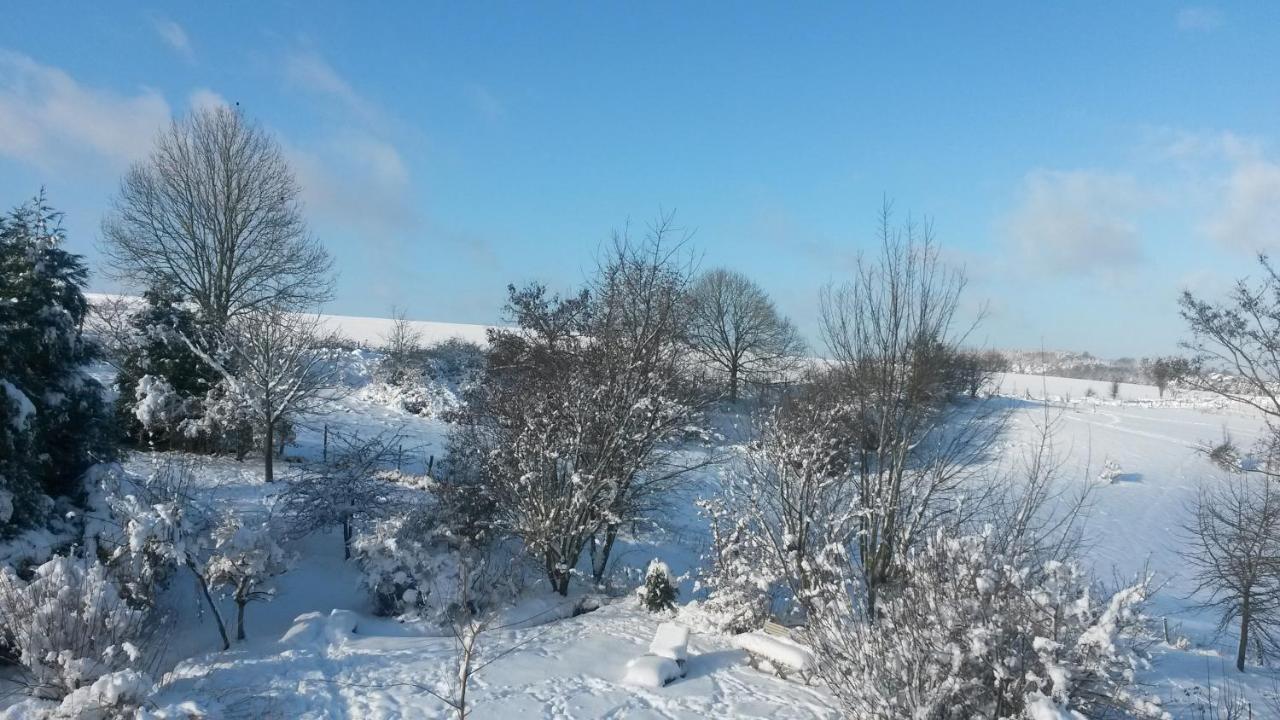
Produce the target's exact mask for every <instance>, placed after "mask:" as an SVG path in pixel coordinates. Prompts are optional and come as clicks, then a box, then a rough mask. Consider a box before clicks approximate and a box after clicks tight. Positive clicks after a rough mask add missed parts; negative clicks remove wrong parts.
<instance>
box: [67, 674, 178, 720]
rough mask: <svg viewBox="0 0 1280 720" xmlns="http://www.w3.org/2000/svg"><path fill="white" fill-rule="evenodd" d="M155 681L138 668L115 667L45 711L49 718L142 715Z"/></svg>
mask: <svg viewBox="0 0 1280 720" xmlns="http://www.w3.org/2000/svg"><path fill="white" fill-rule="evenodd" d="M155 687H156V685H155V681H154V680H152V679H151V677H150V676H148V675H147V674H146V673H142V672H138V671H137V670H117V671H116V672H112V673H108V674H106V675H103V676H102V677H100V678H98V679H97V680H94V681H93V683H92V684H89V685H86V686H83V687H80V688H77V689H76V690H74V691H72V692H71V693H69V694H68V695H67V696H66V697H64V698H63V699H62V702H61V703H59V704H58V707H56V708H54V709H53V710H52V711H50V712H49V713H48V716H47V717H48V718H50V720H61V719H62V718H67V720H117V719H122V718H136V717H140V716H143V713H145V712H146V711H145V709H144V708H145V706H146V703H147V700H148V698H150V697H151V695H152V694H153V693H154V692H155Z"/></svg>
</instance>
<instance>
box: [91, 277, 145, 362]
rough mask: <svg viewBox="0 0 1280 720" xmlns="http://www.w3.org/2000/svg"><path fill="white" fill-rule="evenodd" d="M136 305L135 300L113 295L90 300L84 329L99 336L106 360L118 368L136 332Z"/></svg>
mask: <svg viewBox="0 0 1280 720" xmlns="http://www.w3.org/2000/svg"><path fill="white" fill-rule="evenodd" d="M137 305H138V303H137V301H136V300H133V299H131V298H126V297H117V296H112V295H107V296H104V297H99V298H95V299H94V300H93V301H91V302H90V303H89V314H88V316H87V317H86V318H85V331H86V332H88V333H89V334H91V335H93V336H94V337H95V338H96V339H97V341H98V345H99V346H101V347H102V357H103V359H104V360H106V361H107V362H108V363H110V365H111V367H113V368H115V369H116V370H120V368H121V366H122V365H123V364H124V358H125V355H126V354H128V351H129V347H130V346H131V345H132V343H133V342H134V337H135V335H136V334H137V330H136V329H135V328H134V326H133V322H132V321H133V314H134V312H135V311H136V310H137Z"/></svg>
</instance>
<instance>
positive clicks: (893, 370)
mask: <svg viewBox="0 0 1280 720" xmlns="http://www.w3.org/2000/svg"><path fill="white" fill-rule="evenodd" d="M879 241H880V242H879V244H880V248H879V254H878V255H877V256H876V257H873V258H860V259H859V260H858V263H857V267H856V269H855V271H854V274H853V277H852V279H850V280H849V281H848V282H847V283H846V284H844V285H842V286H835V287H828V288H827V289H826V290H825V291H824V292H823V293H822V296H821V325H822V332H823V336H824V338H825V340H826V344H827V350H828V354H829V356H830V358H831V359H832V361H833V367H834V372H835V373H836V377H837V378H838V382H839V384H840V385H841V386H842V389H841V393H842V396H843V397H845V398H847V400H848V402H849V403H851V404H852V406H853V413H854V415H855V417H856V418H857V420H856V422H857V426H858V428H859V432H860V433H861V438H860V442H859V446H858V447H857V449H856V450H855V452H854V456H853V463H852V470H851V472H852V475H853V483H854V486H855V492H854V495H855V496H856V498H857V502H858V505H859V517H858V527H857V532H856V536H857V543H856V545H857V548H856V550H857V553H856V557H857V561H858V562H857V565H858V569H859V570H860V572H861V575H862V578H861V581H862V585H863V587H864V588H865V589H866V598H865V599H866V605H867V609H868V611H874V608H875V603H876V597H877V594H878V592H879V588H880V587H881V586H883V585H884V584H885V583H887V582H889V581H890V580H891V579H892V576H893V572H894V569H895V565H896V563H897V562H898V561H899V559H900V558H901V557H902V553H903V552H904V551H905V550H906V549H907V548H909V547H911V546H912V545H913V544H914V543H915V542H916V541H917V540H919V539H920V538H922V537H923V535H924V534H926V533H928V532H929V530H930V529H931V528H934V527H937V526H938V525H939V524H941V523H944V522H952V521H954V520H955V518H954V517H951V516H954V515H955V514H956V513H957V512H959V511H960V510H961V508H963V507H968V506H966V505H965V504H962V503H959V502H957V500H958V495H960V494H962V493H964V492H965V490H966V485H967V484H968V483H969V480H970V479H971V478H972V477H973V476H974V470H975V468H976V467H977V466H978V462H977V461H979V460H980V459H982V458H983V457H984V456H985V454H986V453H987V451H988V449H989V447H990V445H991V443H992V442H994V440H995V438H996V436H997V434H998V431H999V429H1000V426H1001V423H1002V421H1003V416H1001V415H999V414H997V412H996V411H995V410H992V409H988V408H987V407H986V406H972V405H967V406H954V405H950V404H948V402H947V400H948V395H949V394H950V393H951V389H952V387H953V383H952V378H953V376H954V367H953V362H954V359H955V358H956V357H958V355H959V348H960V346H961V343H963V341H964V339H965V337H966V336H967V335H968V329H969V328H968V327H966V326H964V325H963V324H962V323H961V321H960V320H959V318H958V314H959V309H960V295H961V292H962V291H963V290H964V287H965V277H964V274H963V273H962V272H959V271H957V270H953V269H950V268H948V267H947V266H945V265H944V264H943V263H942V261H941V259H940V258H939V254H938V248H937V245H936V244H935V241H934V238H933V234H932V230H931V229H930V227H928V226H927V225H926V226H923V227H921V226H917V225H915V224H912V223H908V224H906V225H905V226H902V227H895V226H894V225H892V223H891V213H890V209H889V207H888V206H887V205H886V206H885V208H884V209H883V211H882V212H881V217H880V231H879Z"/></svg>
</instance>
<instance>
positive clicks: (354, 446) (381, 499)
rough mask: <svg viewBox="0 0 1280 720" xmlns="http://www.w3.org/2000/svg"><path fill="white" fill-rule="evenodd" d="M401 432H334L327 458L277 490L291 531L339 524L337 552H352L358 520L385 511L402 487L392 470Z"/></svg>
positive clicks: (347, 554)
mask: <svg viewBox="0 0 1280 720" xmlns="http://www.w3.org/2000/svg"><path fill="white" fill-rule="evenodd" d="M402 440H403V438H402V437H401V436H400V435H395V434H386V433H383V434H378V435H374V436H373V437H360V436H358V435H350V436H348V435H341V434H335V435H333V440H332V443H333V445H334V448H333V449H332V450H331V451H330V452H331V453H332V460H330V461H329V462H328V463H326V464H324V465H317V466H314V467H311V468H308V469H306V470H305V471H304V472H303V473H302V474H301V475H299V476H298V477H297V478H295V479H293V480H291V481H290V483H289V487H288V489H286V490H285V491H284V493H283V494H282V495H281V498H280V500H281V512H282V514H283V516H284V517H285V518H286V519H287V520H288V521H289V523H290V525H291V528H290V532H291V534H293V535H295V536H302V535H305V534H307V533H310V532H312V531H314V530H317V529H320V528H327V527H333V526H335V525H337V526H339V527H341V528H342V552H343V557H344V558H346V559H350V558H351V542H352V539H353V538H354V537H355V531H356V525H357V523H361V522H367V521H371V520H376V519H378V518H382V517H385V516H386V515H387V514H388V513H389V512H390V510H391V508H392V507H393V505H394V503H395V501H396V499H397V496H399V495H400V493H401V488H400V487H399V485H398V484H397V483H396V482H395V480H396V479H399V476H397V475H392V474H391V473H394V467H395V465H396V459H397V457H398V456H399V453H400V447H401V441H402Z"/></svg>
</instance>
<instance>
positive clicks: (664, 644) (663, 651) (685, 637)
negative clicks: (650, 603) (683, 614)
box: [649, 623, 689, 662]
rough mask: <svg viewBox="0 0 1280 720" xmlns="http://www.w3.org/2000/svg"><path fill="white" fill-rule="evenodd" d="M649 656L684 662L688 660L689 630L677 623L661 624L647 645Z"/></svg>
mask: <svg viewBox="0 0 1280 720" xmlns="http://www.w3.org/2000/svg"><path fill="white" fill-rule="evenodd" d="M649 654H650V655H657V656H658V657H663V658H667V659H669V660H675V661H676V662H684V661H685V660H688V659H689V628H687V627H685V626H683V625H680V624H678V623H662V624H661V625H659V626H658V632H656V633H654V636H653V642H651V643H649Z"/></svg>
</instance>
